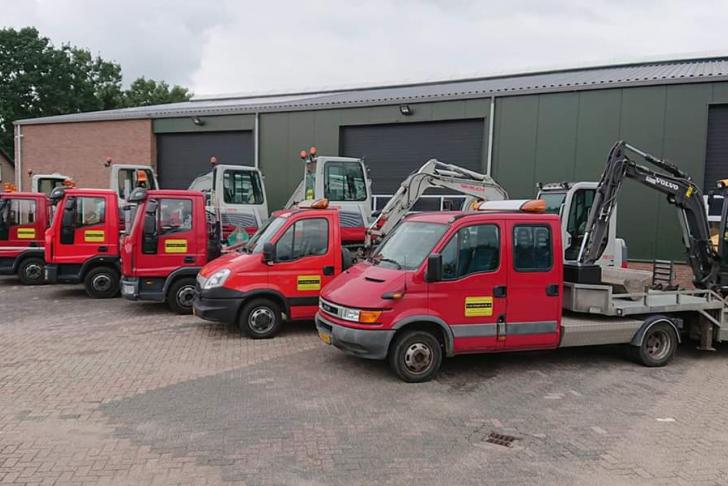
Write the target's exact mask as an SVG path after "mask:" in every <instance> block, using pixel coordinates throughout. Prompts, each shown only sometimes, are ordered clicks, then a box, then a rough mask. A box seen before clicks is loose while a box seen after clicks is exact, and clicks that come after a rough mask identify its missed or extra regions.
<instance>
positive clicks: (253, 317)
mask: <svg viewBox="0 0 728 486" xmlns="http://www.w3.org/2000/svg"><path fill="white" fill-rule="evenodd" d="M282 325H283V316H282V314H281V307H280V306H279V305H278V304H277V303H275V302H274V301H272V300H270V299H263V298H261V299H253V300H251V301H250V302H247V303H246V304H245V305H244V306H243V310H242V311H240V317H239V318H238V326H239V327H240V332H241V333H242V334H245V335H246V336H248V337H251V338H253V339H269V338H272V337H273V336H275V335H276V334H278V332H279V331H280V329H281V326H282Z"/></svg>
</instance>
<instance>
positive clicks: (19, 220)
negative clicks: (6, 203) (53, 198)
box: [8, 199, 36, 226]
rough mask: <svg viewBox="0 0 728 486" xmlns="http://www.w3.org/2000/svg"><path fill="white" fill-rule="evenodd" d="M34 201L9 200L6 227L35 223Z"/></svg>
mask: <svg viewBox="0 0 728 486" xmlns="http://www.w3.org/2000/svg"><path fill="white" fill-rule="evenodd" d="M35 211H36V207H35V201H34V200H32V199H11V200H10V208H9V211H8V225H9V226H17V225H24V224H33V223H35Z"/></svg>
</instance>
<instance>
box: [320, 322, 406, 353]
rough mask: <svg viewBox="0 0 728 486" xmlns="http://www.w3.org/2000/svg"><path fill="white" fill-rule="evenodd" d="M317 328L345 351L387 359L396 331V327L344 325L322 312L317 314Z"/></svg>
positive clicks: (331, 342)
mask: <svg viewBox="0 0 728 486" xmlns="http://www.w3.org/2000/svg"><path fill="white" fill-rule="evenodd" d="M316 329H317V330H318V332H319V335H322V339H325V337H324V336H328V339H329V340H330V344H333V345H334V346H336V347H337V348H339V349H340V350H342V351H343V352H345V353H347V354H351V355H354V356H359V357H360V358H367V359H385V358H386V357H387V353H388V352H389V344H390V343H391V342H392V338H394V333H395V332H396V331H395V330H394V329H384V330H382V329H355V328H352V327H346V326H342V325H340V324H335V323H333V322H331V321H330V320H328V319H326V318H325V317H323V316H322V315H321V313H320V312H319V313H317V314H316Z"/></svg>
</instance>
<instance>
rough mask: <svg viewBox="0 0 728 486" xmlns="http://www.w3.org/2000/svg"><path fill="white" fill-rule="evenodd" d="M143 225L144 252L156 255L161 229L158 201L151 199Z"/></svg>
mask: <svg viewBox="0 0 728 486" xmlns="http://www.w3.org/2000/svg"><path fill="white" fill-rule="evenodd" d="M144 213H145V214H144V223H143V225H142V253H144V254H146V255H154V254H156V253H157V246H158V244H159V230H158V229H157V202H156V201H149V203H147V208H146V211H145V212H144Z"/></svg>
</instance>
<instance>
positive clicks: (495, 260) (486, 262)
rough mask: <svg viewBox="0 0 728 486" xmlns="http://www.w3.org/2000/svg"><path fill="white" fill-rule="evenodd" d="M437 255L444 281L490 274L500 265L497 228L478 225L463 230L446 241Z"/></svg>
mask: <svg viewBox="0 0 728 486" xmlns="http://www.w3.org/2000/svg"><path fill="white" fill-rule="evenodd" d="M441 253H442V270H443V271H442V274H443V278H444V279H445V280H453V279H457V278H461V277H464V276H466V275H470V274H472V273H479V272H491V271H493V270H495V269H497V268H498V265H499V264H500V235H499V231H498V226H497V225H494V224H481V225H475V226H468V227H466V228H463V229H461V230H460V231H458V232H457V233H456V234H455V235H454V236H453V237H452V238H451V239H450V241H449V242H448V243H447V245H445V248H443V250H442V252H441Z"/></svg>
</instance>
